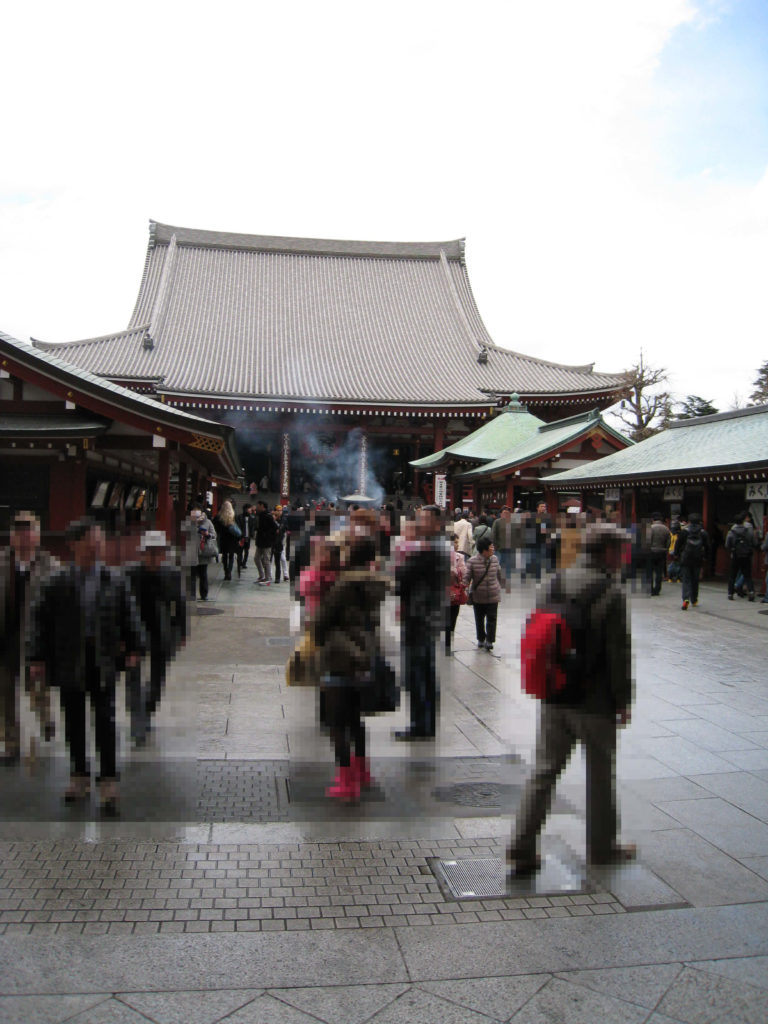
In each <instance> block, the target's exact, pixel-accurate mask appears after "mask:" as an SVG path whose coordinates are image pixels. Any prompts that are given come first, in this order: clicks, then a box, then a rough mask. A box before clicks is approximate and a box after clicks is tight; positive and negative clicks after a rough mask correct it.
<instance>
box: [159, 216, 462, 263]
mask: <svg viewBox="0 0 768 1024" xmlns="http://www.w3.org/2000/svg"><path fill="white" fill-rule="evenodd" d="M174 235H175V236H176V243H177V244H178V245H180V246H191V247H199V248H203V249H205V248H211V249H236V250H240V251H250V252H279V253H293V254H297V255H307V256H352V257H363V258H364V257H374V258H375V257H378V258H380V259H387V258H389V259H392V258H395V259H398V258H399V259H435V260H437V259H440V253H441V251H444V252H445V254H446V258H447V259H449V260H456V261H458V262H461V263H463V262H464V239H463V238H457V239H453V240H452V241H448V242H377V241H359V240H353V239H334V238H297V237H293V236H290V235H285V236H282V235H249V234H242V233H240V232H234V231H209V230H206V229H203V228H183V227H175V226H173V225H171V224H161V223H159V222H158V221H153V220H151V221H150V222H149V250H148V251H149V252H151V250H152V249H154V248H156V247H157V246H159V245H167V244H169V243H170V241H171V238H172V237H173V236H174Z"/></svg>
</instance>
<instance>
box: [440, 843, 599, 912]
mask: <svg viewBox="0 0 768 1024" xmlns="http://www.w3.org/2000/svg"><path fill="white" fill-rule="evenodd" d="M429 864H430V867H431V868H432V873H433V874H434V876H435V878H436V879H437V881H438V883H439V885H440V888H441V889H442V890H443V894H444V895H445V896H446V897H447V898H448V899H454V900H483V899H490V898H494V897H496V898H503V897H509V896H543V895H545V894H546V893H554V894H558V895H562V893H566V892H584V891H585V888H586V879H585V877H584V874H583V872H581V871H580V870H578V869H577V868H576V867H575V866H574V865H572V864H569V863H566V862H565V860H561V859H560V858H559V857H556V856H554V855H553V854H551V853H548V854H545V855H544V856H543V861H542V865H541V869H540V870H539V871H538V872H537V873H536V874H535V875H531V876H530V877H528V878H519V879H513V880H511V881H510V879H509V878H508V876H507V866H506V864H505V862H504V861H503V860H501V859H500V858H497V857H484V858H482V859H481V858H477V859H466V860H440V859H438V858H436V857H435V858H432V859H431V860H430V861H429Z"/></svg>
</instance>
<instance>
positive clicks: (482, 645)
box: [477, 640, 485, 651]
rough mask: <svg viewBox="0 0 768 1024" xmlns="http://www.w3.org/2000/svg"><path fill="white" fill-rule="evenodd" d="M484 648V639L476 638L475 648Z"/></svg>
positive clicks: (479, 649) (480, 649)
mask: <svg viewBox="0 0 768 1024" xmlns="http://www.w3.org/2000/svg"><path fill="white" fill-rule="evenodd" d="M484 648H485V640H478V641H477V649H478V651H482V650H484Z"/></svg>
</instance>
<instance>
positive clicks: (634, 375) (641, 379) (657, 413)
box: [616, 350, 672, 441]
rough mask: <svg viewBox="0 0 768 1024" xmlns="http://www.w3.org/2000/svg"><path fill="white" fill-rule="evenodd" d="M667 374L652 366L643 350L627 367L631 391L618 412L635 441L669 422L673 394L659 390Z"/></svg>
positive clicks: (653, 432)
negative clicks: (629, 366) (636, 359)
mask: <svg viewBox="0 0 768 1024" xmlns="http://www.w3.org/2000/svg"><path fill="white" fill-rule="evenodd" d="M668 376H669V371H668V370H666V369H665V368H663V367H656V366H649V365H648V364H647V363H646V361H645V357H644V356H643V353H642V350H641V352H640V358H639V359H638V361H637V363H635V365H634V366H633V367H631V369H629V370H627V377H628V379H629V388H630V392H629V395H628V397H627V398H624V399H622V401H621V404H620V406H619V410H618V412H617V413H616V415H617V416H618V417H619V419H620V420H621V422H622V424H623V425H624V426H625V427H628V428H629V436H630V437H631V438H632V440H633V441H642V440H643V439H644V438H646V437H651V436H652V435H653V434H658V432H659V431H660V430H664V428H665V427H667V426H669V423H670V420H671V419H672V396H671V395H670V393H669V392H668V391H663V390H662V391H659V390H656V389H658V388H660V387H661V385H663V384H666V382H667V379H668Z"/></svg>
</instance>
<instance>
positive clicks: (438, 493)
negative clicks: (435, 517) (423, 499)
mask: <svg viewBox="0 0 768 1024" xmlns="http://www.w3.org/2000/svg"><path fill="white" fill-rule="evenodd" d="M435 504H436V505H437V506H438V507H439V508H445V506H446V505H447V504H448V485H447V484H446V480H445V473H435Z"/></svg>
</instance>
